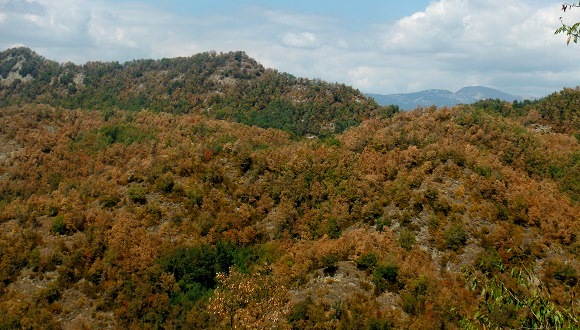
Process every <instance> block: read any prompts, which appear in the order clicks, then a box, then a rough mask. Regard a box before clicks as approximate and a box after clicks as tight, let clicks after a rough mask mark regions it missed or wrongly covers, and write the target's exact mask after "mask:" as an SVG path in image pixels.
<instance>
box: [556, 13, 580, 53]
mask: <svg viewBox="0 0 580 330" xmlns="http://www.w3.org/2000/svg"><path fill="white" fill-rule="evenodd" d="M574 7H580V3H577V4H576V3H573V4H568V3H565V4H563V5H562V11H564V12H566V10H567V9H572V8H574ZM560 22H562V26H561V27H559V28H558V29H556V31H555V32H554V34H559V33H564V34H565V35H567V36H568V39H567V41H566V44H567V45H569V44H570V41H571V40H574V43H575V44H577V43H578V36H580V22H577V23H574V24H572V25H567V24H566V23H564V21H563V20H562V17H560Z"/></svg>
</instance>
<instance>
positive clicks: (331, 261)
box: [320, 253, 338, 275]
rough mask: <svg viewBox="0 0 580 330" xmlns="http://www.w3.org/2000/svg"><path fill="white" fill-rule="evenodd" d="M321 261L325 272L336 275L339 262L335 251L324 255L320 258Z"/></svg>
mask: <svg viewBox="0 0 580 330" xmlns="http://www.w3.org/2000/svg"><path fill="white" fill-rule="evenodd" d="M320 262H321V263H322V267H324V273H325V274H330V275H334V273H335V272H336V270H337V269H338V267H337V266H336V263H337V262H338V255H336V254H335V253H327V254H325V255H323V256H322V258H321V259H320Z"/></svg>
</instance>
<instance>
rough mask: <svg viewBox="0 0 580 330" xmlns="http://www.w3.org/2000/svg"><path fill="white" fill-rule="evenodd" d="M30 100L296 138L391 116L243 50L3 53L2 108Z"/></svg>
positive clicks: (355, 95) (344, 89)
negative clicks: (116, 56)
mask: <svg viewBox="0 0 580 330" xmlns="http://www.w3.org/2000/svg"><path fill="white" fill-rule="evenodd" d="M29 102H34V103H43V104H50V105H52V106H61V107H65V108H68V109H77V108H83V109H95V110H106V109H120V110H130V111H139V110H142V109H147V110H151V111H155V112H169V113H194V114H203V115H205V116H208V117H211V118H218V119H226V120H230V121H236V122H241V123H245V124H248V125H256V126H260V127H273V128H278V129H283V130H285V131H288V132H291V133H293V134H295V135H304V134H315V135H324V134H331V133H338V132H342V131H344V130H345V129H346V128H347V127H350V126H353V125H357V124H359V123H360V122H361V121H362V120H363V119H367V118H370V117H373V116H388V115H392V113H390V112H389V111H390V110H389V109H383V108H381V107H379V106H378V105H377V104H376V103H375V102H374V101H369V100H367V98H366V97H365V96H364V95H363V94H362V93H360V92H359V91H357V90H354V89H353V88H351V87H348V86H345V85H343V84H331V83H326V82H322V81H318V80H309V79H301V78H296V77H294V76H292V75H289V74H285V73H279V72H277V71H275V70H272V69H265V68H264V67H263V66H262V65H260V64H259V63H257V62H256V61H255V60H253V59H251V58H249V57H248V56H247V55H246V54H245V53H244V52H230V53H220V54H217V53H215V52H208V53H201V54H196V55H193V56H191V57H180V58H173V59H161V60H134V61H130V62H126V63H124V64H119V63H117V62H112V63H103V62H88V63H86V64H84V65H75V64H73V63H64V64H59V63H56V62H53V61H50V60H46V59H44V58H43V57H41V56H39V55H37V54H36V53H34V52H32V51H31V50H30V49H28V48H14V49H9V50H6V51H4V52H2V53H0V106H7V105H17V104H25V103H29ZM387 110H389V111H387Z"/></svg>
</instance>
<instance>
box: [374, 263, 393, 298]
mask: <svg viewBox="0 0 580 330" xmlns="http://www.w3.org/2000/svg"><path fill="white" fill-rule="evenodd" d="M398 276H399V266H397V265H396V264H387V265H378V266H377V267H376V268H375V270H374V271H373V283H374V284H375V286H376V287H377V289H378V290H379V292H382V291H385V290H386V289H390V290H392V291H394V289H396V288H397V287H396V284H397V280H398Z"/></svg>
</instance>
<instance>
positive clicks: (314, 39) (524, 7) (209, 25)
mask: <svg viewBox="0 0 580 330" xmlns="http://www.w3.org/2000/svg"><path fill="white" fill-rule="evenodd" d="M176 3H178V2H176ZM336 5H337V6H340V4H339V3H337V4H336ZM369 10H373V8H370V9H369ZM377 10H378V9H377ZM562 14H563V13H562V12H561V11H560V3H559V2H556V1H539V0H531V1H522V0H486V1H483V0H440V1H432V2H430V3H429V4H428V5H426V7H425V8H422V9H421V10H418V11H416V12H415V13H413V14H411V15H408V16H405V17H399V18H398V19H395V20H393V19H385V20H384V21H382V22H376V20H374V21H372V22H371V21H370V20H369V23H361V24H360V25H357V26H355V27H353V24H350V22H349V21H348V18H346V17H343V16H340V15H332V14H324V13H321V12H317V13H312V12H306V11H304V10H299V9H288V7H285V8H283V7H279V6H276V5H274V4H272V5H271V6H269V7H267V6H264V5H262V6H258V5H252V6H250V5H242V4H240V5H238V6H236V7H233V6H224V7H223V8H222V9H220V8H218V9H217V10H213V11H204V10H203V8H202V6H198V7H195V5H192V6H190V7H188V8H185V7H184V9H183V10H180V8H173V7H171V6H170V5H162V4H156V3H155V2H152V1H149V2H143V3H137V2H124V1H108V0H107V1H89V0H59V1H52V0H36V1H33V0H0V35H1V36H2V37H1V38H0V49H6V48H9V47H12V46H15V45H26V46H28V47H30V48H32V49H33V50H35V51H37V52H38V53H40V54H41V55H43V56H45V57H47V58H50V59H55V60H58V61H61V62H66V61H73V62H75V63H84V62H86V61H89V60H102V61H112V60H116V61H121V62H123V61H127V60H131V59H139V58H162V57H174V56H187V55H191V54H193V53H197V52H202V51H209V50H217V51H231V50H244V51H246V52H247V53H248V54H249V55H250V56H253V57H255V58H256V59H257V60H258V61H260V62H262V63H263V64H264V65H266V66H270V67H274V68H276V69H278V70H280V71H286V72H289V73H292V74H294V75H296V76H304V77H309V78H322V79H324V80H328V81H336V82H341V83H346V84H349V85H353V86H354V87H356V88H359V89H361V90H362V91H365V92H374V93H384V94H386V93H401V92H412V91H417V90H421V89H428V88H443V89H450V90H456V89H459V88H461V87H463V86H467V85H485V86H490V87H495V88H500V89H503V90H505V91H507V92H510V93H513V94H520V95H535V96H543V95H546V94H548V93H550V92H553V91H556V90H559V89H561V88H562V87H565V86H569V87H574V86H576V85H577V84H578V82H577V80H578V78H577V77H579V76H580V67H579V66H578V65H577V64H576V59H577V57H578V52H579V51H580V50H579V48H578V47H580V46H578V45H570V46H566V45H565V37H564V36H562V35H558V36H555V35H554V34H553V32H554V30H555V29H556V28H557V27H558V26H559V24H560V23H559V19H558V18H559V17H560V16H562ZM565 18H566V19H568V20H570V21H574V22H575V21H578V20H580V10H575V11H572V12H570V14H569V13H566V17H565ZM357 22H364V19H357Z"/></svg>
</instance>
